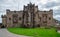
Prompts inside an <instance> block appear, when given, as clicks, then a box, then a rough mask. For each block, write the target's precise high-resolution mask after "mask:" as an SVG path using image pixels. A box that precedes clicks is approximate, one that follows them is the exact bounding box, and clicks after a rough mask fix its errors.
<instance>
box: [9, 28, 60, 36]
mask: <svg viewBox="0 0 60 37" xmlns="http://www.w3.org/2000/svg"><path fill="white" fill-rule="evenodd" d="M8 31H10V32H12V33H15V34H19V35H27V36H33V37H60V34H58V33H57V32H56V31H55V29H54V28H51V29H44V28H8Z"/></svg>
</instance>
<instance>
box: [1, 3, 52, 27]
mask: <svg viewBox="0 0 60 37" xmlns="http://www.w3.org/2000/svg"><path fill="white" fill-rule="evenodd" d="M2 23H3V25H4V26H6V27H29V28H32V27H50V26H52V25H53V10H49V11H40V10H38V6H35V4H32V3H30V4H28V5H27V6H25V5H24V8H23V10H22V11H10V10H9V9H7V10H6V15H2Z"/></svg>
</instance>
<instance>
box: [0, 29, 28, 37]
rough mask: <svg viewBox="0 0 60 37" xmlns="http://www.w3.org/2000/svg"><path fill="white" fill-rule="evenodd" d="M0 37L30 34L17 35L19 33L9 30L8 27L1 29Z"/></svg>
mask: <svg viewBox="0 0 60 37" xmlns="http://www.w3.org/2000/svg"><path fill="white" fill-rule="evenodd" d="M0 37H28V36H23V35H17V34H13V33H10V32H8V30H7V29H0Z"/></svg>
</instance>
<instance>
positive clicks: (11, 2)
mask: <svg viewBox="0 0 60 37" xmlns="http://www.w3.org/2000/svg"><path fill="white" fill-rule="evenodd" d="M29 2H32V3H35V4H36V5H38V8H39V10H49V9H53V14H54V15H53V17H54V18H55V19H57V20H60V0H0V22H2V18H1V15H4V14H6V9H10V10H23V5H27V4H28V3H29Z"/></svg>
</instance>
